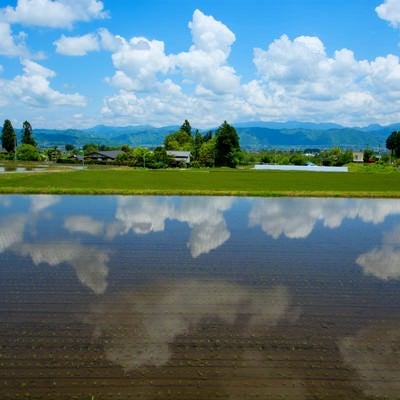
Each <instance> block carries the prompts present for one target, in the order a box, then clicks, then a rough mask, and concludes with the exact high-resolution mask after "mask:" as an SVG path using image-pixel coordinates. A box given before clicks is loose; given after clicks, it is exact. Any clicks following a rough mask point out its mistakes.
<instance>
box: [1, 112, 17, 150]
mask: <svg viewBox="0 0 400 400" xmlns="http://www.w3.org/2000/svg"><path fill="white" fill-rule="evenodd" d="M1 144H2V146H3V148H4V149H6V150H7V151H8V152H11V151H14V149H15V147H16V146H17V136H16V135H15V131H14V128H13V126H12V124H11V121H10V120H9V119H6V120H5V121H4V125H3V130H2V135H1Z"/></svg>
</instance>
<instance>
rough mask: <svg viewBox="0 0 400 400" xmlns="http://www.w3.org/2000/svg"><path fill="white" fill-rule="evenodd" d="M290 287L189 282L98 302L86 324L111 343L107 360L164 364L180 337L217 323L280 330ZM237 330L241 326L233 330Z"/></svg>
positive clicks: (245, 328)
mask: <svg viewBox="0 0 400 400" xmlns="http://www.w3.org/2000/svg"><path fill="white" fill-rule="evenodd" d="M289 307H290V297H289V293H288V291H287V289H286V288H284V287H280V286H278V287H274V288H271V289H264V290H254V289H249V288H245V287H242V286H239V285H236V284H233V283H229V282H212V283H209V282H201V281H184V282H171V283H169V284H167V285H166V284H164V285H163V284H160V285H158V286H152V287H148V288H145V289H141V290H137V291H128V292H125V293H123V294H121V295H119V296H117V297H116V298H112V299H110V300H109V301H108V302H104V303H103V304H98V305H96V306H95V307H94V308H93V311H92V314H91V315H90V316H89V317H88V318H87V319H86V321H85V322H86V323H89V324H91V325H93V327H94V329H95V334H96V335H97V336H103V337H112V340H107V342H106V344H105V351H106V356H107V358H108V359H109V360H110V361H112V362H113V363H116V364H119V365H121V366H122V367H123V368H124V369H126V370H132V369H135V368H139V367H143V366H162V365H165V364H167V363H168V361H169V360H170V359H171V357H172V350H171V345H172V344H173V342H174V340H175V339H176V338H177V336H179V335H185V334H190V333H191V332H194V331H195V330H196V329H198V328H199V326H200V325H201V324H202V323H205V322H206V321H207V320H210V319H211V320H215V319H217V320H218V321H220V322H221V323H222V324H225V325H226V326H230V329H242V330H243V331H244V332H245V333H246V332H247V334H248V335H250V334H251V333H253V332H254V331H257V330H261V331H262V332H265V330H267V329H269V328H271V327H273V326H275V325H276V324H277V323H278V322H279V321H280V320H281V319H282V318H284V317H285V316H286V315H287V314H288V311H289ZM234 327H236V328H234Z"/></svg>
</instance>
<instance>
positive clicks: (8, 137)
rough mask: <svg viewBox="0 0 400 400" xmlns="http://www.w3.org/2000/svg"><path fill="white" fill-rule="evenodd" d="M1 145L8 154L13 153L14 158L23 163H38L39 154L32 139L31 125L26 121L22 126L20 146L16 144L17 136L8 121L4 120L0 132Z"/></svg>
mask: <svg viewBox="0 0 400 400" xmlns="http://www.w3.org/2000/svg"><path fill="white" fill-rule="evenodd" d="M1 145H2V147H3V149H5V150H6V151H7V152H8V153H13V154H14V157H15V158H18V159H19V160H25V161H38V160H39V158H40V153H39V150H38V148H37V143H36V141H35V139H34V137H33V132H32V125H31V124H30V123H29V122H28V121H24V123H23V124H22V138H21V144H20V145H18V143H17V135H16V133H15V130H14V128H13V126H12V123H11V121H10V120H9V119H6V120H5V121H4V124H3V129H2V132H1Z"/></svg>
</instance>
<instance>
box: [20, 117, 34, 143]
mask: <svg viewBox="0 0 400 400" xmlns="http://www.w3.org/2000/svg"><path fill="white" fill-rule="evenodd" d="M21 143H22V144H30V145H32V146H34V147H36V141H35V139H34V138H33V134H32V125H31V124H30V123H29V122H28V121H25V122H24V123H23V124H22V140H21Z"/></svg>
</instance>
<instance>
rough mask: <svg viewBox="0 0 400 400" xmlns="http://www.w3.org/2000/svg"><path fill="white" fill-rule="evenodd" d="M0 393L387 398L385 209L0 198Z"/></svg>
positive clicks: (342, 203)
mask: <svg viewBox="0 0 400 400" xmlns="http://www.w3.org/2000/svg"><path fill="white" fill-rule="evenodd" d="M0 398H1V399H3V400H7V399H9V400H11V399H13V400H14V399H49V400H50V399H51V400H57V399H89V400H90V399H95V400H98V399H107V400H109V399H144V400H146V399H185V400H190V399H238V400H239V399H240V400H245V399H296V400H298V399H314V400H315V399H379V398H382V399H399V398H400V201H398V200H360V199H357V200H355V199H288V198H286V199H253V198H240V199H239V198H231V197H223V198H220V197H179V198H178V197H127V196H120V197H119V196H106V197H91V196H76V197H74V196H44V195H43V196H0Z"/></svg>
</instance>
